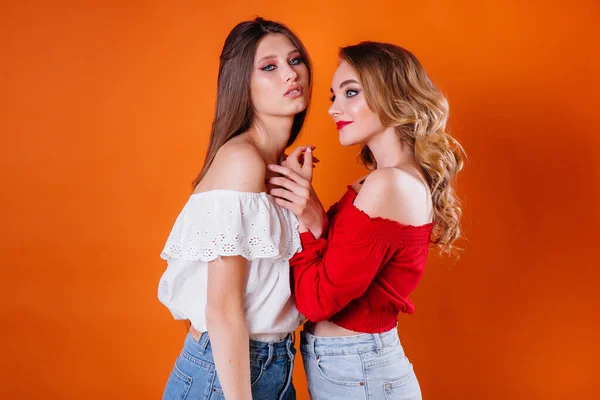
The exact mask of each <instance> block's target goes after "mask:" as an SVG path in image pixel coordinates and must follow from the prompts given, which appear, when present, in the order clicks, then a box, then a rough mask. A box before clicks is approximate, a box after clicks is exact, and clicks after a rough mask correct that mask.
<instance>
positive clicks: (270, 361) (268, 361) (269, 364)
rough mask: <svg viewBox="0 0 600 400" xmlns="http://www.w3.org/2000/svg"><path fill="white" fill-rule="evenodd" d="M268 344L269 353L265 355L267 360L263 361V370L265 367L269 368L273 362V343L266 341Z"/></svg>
mask: <svg viewBox="0 0 600 400" xmlns="http://www.w3.org/2000/svg"><path fill="white" fill-rule="evenodd" d="M268 346H269V355H268V357H267V361H266V362H265V364H264V365H263V370H266V369H267V368H269V367H270V366H271V363H272V362H273V356H274V355H275V354H274V353H275V349H274V347H275V345H274V343H272V342H269V343H268Z"/></svg>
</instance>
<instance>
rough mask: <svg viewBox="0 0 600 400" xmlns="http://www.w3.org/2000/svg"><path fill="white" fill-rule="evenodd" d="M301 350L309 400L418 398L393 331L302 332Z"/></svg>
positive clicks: (414, 380) (412, 374)
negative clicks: (335, 334)
mask: <svg viewBox="0 0 600 400" xmlns="http://www.w3.org/2000/svg"><path fill="white" fill-rule="evenodd" d="M300 351H301V352H302V360H303V361H304V368H305V370H306V378H307V379H308V391H309V392H310V397H311V399H312V400H321V399H324V400H331V399H343V400H355V399H370V400H371V399H372V400H400V399H402V400H417V399H419V400H420V399H421V388H420V387H419V382H418V381H417V377H416V375H415V372H414V371H413V367H412V364H411V363H410V361H408V359H407V358H406V356H405V355H404V350H403V349H402V345H401V344H400V339H398V331H397V329H396V328H394V329H392V330H391V331H388V332H384V333H381V334H361V335H356V336H346V337H341V336H340V337H317V336H313V335H311V334H310V333H309V332H306V331H303V332H302V335H301V341H300Z"/></svg>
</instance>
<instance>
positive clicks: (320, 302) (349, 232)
mask: <svg viewBox="0 0 600 400" xmlns="http://www.w3.org/2000/svg"><path fill="white" fill-rule="evenodd" d="M380 230H381V226H380V225H378V224H375V223H374V222H373V221H370V220H365V218H364V216H363V217H362V219H360V218H354V216H353V214H352V213H343V215H339V216H338V217H337V218H336V220H335V224H334V226H332V227H331V228H330V230H329V239H328V240H325V239H322V238H321V239H315V237H314V236H313V235H312V233H310V232H304V233H302V234H301V235H300V239H301V241H302V251H301V252H300V253H297V254H296V255H295V256H294V257H293V258H292V259H291V260H290V266H291V277H292V290H293V292H294V295H295V298H296V307H297V308H298V310H299V311H300V312H301V313H302V314H303V315H304V316H306V318H308V319H309V320H310V321H313V322H319V321H323V320H326V319H328V318H329V317H331V316H332V315H334V314H336V313H337V312H339V311H340V310H342V309H343V308H344V307H345V306H346V305H347V304H348V303H350V302H351V301H352V300H354V299H356V298H358V297H360V296H362V294H363V293H364V292H365V291H366V290H367V288H368V287H369V285H370V284H371V282H372V281H373V279H374V278H375V276H376V275H377V273H378V272H379V271H380V269H381V268H382V267H383V266H384V265H385V264H386V263H387V261H388V260H389V259H390V258H391V256H392V255H393V252H394V250H393V248H392V247H393V246H389V245H388V243H389V242H388V241H386V240H381V234H380V232H379V231H380ZM390 253H391V254H390Z"/></svg>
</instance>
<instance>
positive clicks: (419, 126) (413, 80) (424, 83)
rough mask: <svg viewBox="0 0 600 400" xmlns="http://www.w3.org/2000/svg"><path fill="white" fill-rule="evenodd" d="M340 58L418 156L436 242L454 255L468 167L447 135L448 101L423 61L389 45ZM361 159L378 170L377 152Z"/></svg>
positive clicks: (352, 49) (351, 50) (363, 47)
mask: <svg viewBox="0 0 600 400" xmlns="http://www.w3.org/2000/svg"><path fill="white" fill-rule="evenodd" d="M340 59H341V60H345V61H347V62H348V63H349V64H350V65H351V66H352V67H353V68H354V70H355V71H356V73H357V74H358V77H359V79H360V82H361V85H362V86H363V89H364V94H365V100H366V102H367V105H368V106H369V108H370V109H371V110H373V111H374V112H375V113H376V114H377V115H378V116H379V118H380V120H381V122H382V124H383V125H384V126H388V127H390V126H393V127H395V128H396V132H397V133H398V135H399V137H400V138H401V139H402V140H403V141H405V142H406V143H408V144H409V145H410V146H411V147H412V148H413V149H414V152H415V158H416V160H417V162H418V163H419V165H420V166H421V169H422V170H423V172H424V174H425V176H426V179H427V183H428V185H429V189H430V190H431V197H432V201H433V209H434V210H433V222H434V227H433V232H432V235H431V243H433V244H435V245H437V246H438V248H439V249H440V251H442V252H447V253H450V252H451V251H452V250H453V249H454V247H453V245H452V244H453V243H454V241H455V240H456V239H458V238H459V237H460V235H461V230H460V218H461V215H462V210H461V207H460V200H459V198H458V196H457V195H456V193H455V191H454V188H453V183H454V180H455V177H456V175H457V174H458V172H459V171H460V170H461V169H462V167H463V154H464V150H463V148H462V146H461V145H460V143H458V141H456V139H454V138H453V137H452V136H450V134H448V132H447V131H446V122H447V120H448V113H449V108H448V101H447V100H446V98H445V97H444V95H443V94H442V93H441V92H440V91H439V90H438V89H437V88H436V87H435V86H434V85H433V83H432V82H431V80H430V79H429V77H428V76H427V73H426V72H425V69H424V68H423V66H422V65H421V63H420V62H419V60H418V59H417V58H416V57H415V56H414V55H413V54H412V53H411V52H409V51H408V50H405V49H403V48H402V47H400V46H396V45H393V44H389V43H378V42H361V43H359V44H357V45H353V46H348V47H343V48H341V49H340ZM359 159H360V160H361V162H362V163H363V164H365V166H367V168H369V169H375V168H377V163H376V161H375V158H374V157H373V153H371V150H370V149H369V148H368V147H367V146H363V148H362V150H361V153H360V156H359Z"/></svg>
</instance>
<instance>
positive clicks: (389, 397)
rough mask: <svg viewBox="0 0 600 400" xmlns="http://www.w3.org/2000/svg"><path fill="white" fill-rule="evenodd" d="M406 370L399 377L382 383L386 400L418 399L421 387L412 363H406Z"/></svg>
mask: <svg viewBox="0 0 600 400" xmlns="http://www.w3.org/2000/svg"><path fill="white" fill-rule="evenodd" d="M408 365H409V368H408V371H407V372H406V373H405V374H404V376H403V377H401V378H400V379H396V380H393V381H390V382H386V383H384V384H383V390H384V393H385V398H386V400H420V399H422V397H421V388H420V386H419V381H418V380H417V376H416V375H415V371H414V370H413V367H412V364H410V362H409V363H408Z"/></svg>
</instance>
